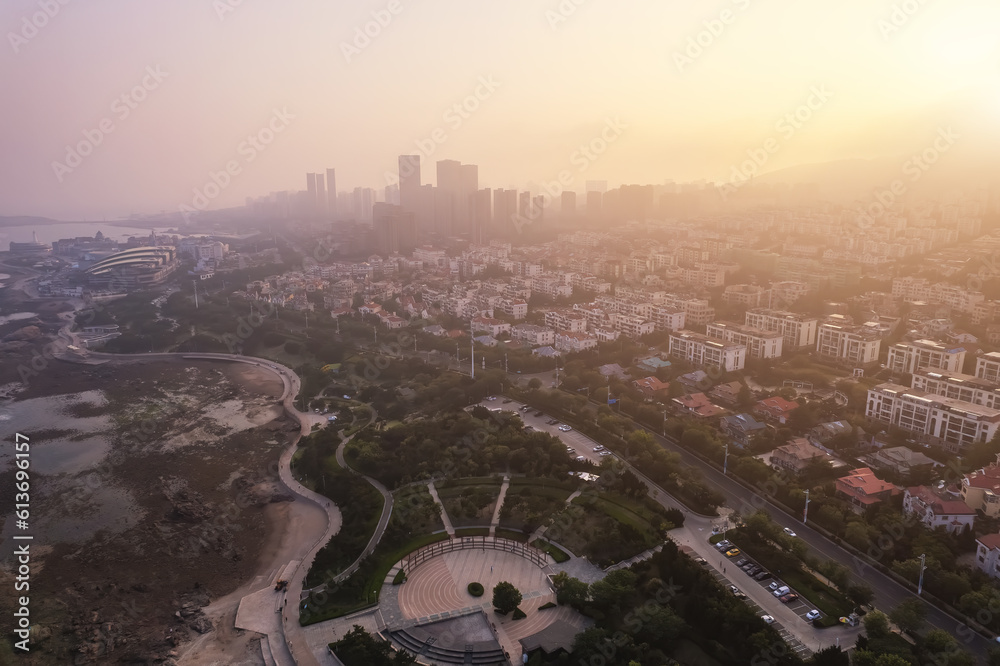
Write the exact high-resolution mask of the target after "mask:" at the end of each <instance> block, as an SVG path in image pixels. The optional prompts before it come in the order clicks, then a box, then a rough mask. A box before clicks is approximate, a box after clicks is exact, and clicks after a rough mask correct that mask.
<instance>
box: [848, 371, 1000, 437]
mask: <svg viewBox="0 0 1000 666" xmlns="http://www.w3.org/2000/svg"><path fill="white" fill-rule="evenodd" d="M865 415H866V416H868V417H869V418H872V419H876V420H878V421H882V422H883V423H888V424H890V425H895V426H899V427H900V428H902V429H903V430H909V431H910V432H916V433H920V434H922V435H928V436H931V437H935V438H937V439H939V440H941V441H942V442H943V443H944V444H945V446H946V448H948V449H950V450H952V451H957V450H960V449H961V448H963V447H965V446H968V445H969V444H972V443H973V442H982V441H988V440H990V439H992V438H993V435H995V434H996V431H997V426H998V425H1000V410H996V409H992V408H990V407H983V406H981V405H976V404H973V403H971V402H965V401H962V400H954V399H952V398H946V397H944V396H941V395H935V394H933V393H927V392H925V391H921V390H918V389H911V388H907V387H905V386H902V385H900V384H891V383H886V384H879V385H878V386H876V387H874V388H872V389H870V390H869V391H868V406H867V409H866V410H865Z"/></svg>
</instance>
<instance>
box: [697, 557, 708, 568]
mask: <svg viewBox="0 0 1000 666" xmlns="http://www.w3.org/2000/svg"><path fill="white" fill-rule="evenodd" d="M694 561H695V564H700V565H701V566H705V565H706V564H708V560H706V559H705V558H704V557H696V558H694Z"/></svg>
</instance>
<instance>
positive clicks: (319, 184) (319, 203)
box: [313, 173, 326, 217]
mask: <svg viewBox="0 0 1000 666" xmlns="http://www.w3.org/2000/svg"><path fill="white" fill-rule="evenodd" d="M313 215H314V216H315V217H326V182H325V179H324V178H323V174H321V173H318V174H316V200H315V202H314V203H313Z"/></svg>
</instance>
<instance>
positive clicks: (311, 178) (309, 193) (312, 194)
mask: <svg viewBox="0 0 1000 666" xmlns="http://www.w3.org/2000/svg"><path fill="white" fill-rule="evenodd" d="M315 205H316V174H314V173H307V174H306V209H305V211H304V212H305V214H306V215H312V212H313V210H314V209H315Z"/></svg>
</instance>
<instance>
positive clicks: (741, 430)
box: [719, 414, 767, 448]
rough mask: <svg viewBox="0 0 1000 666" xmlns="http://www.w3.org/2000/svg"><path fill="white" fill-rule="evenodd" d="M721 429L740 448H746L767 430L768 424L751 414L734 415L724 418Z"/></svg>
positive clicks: (720, 422) (720, 425)
mask: <svg viewBox="0 0 1000 666" xmlns="http://www.w3.org/2000/svg"><path fill="white" fill-rule="evenodd" d="M719 428H720V429H721V430H722V432H723V433H725V434H726V435H728V436H729V437H730V439H732V440H733V442H735V443H736V444H737V445H738V446H740V447H742V448H746V447H747V446H749V445H750V442H751V441H752V440H753V438H754V437H755V436H756V435H758V434H760V433H762V432H764V431H765V430H767V424H766V423H762V422H761V421H758V420H757V419H755V418H754V417H753V416H752V415H750V414H732V415H730V416H723V417H722V419H721V420H720V421H719Z"/></svg>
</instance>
